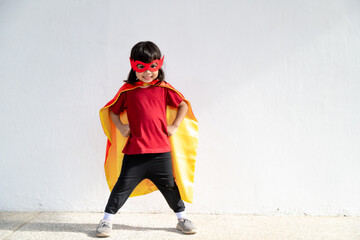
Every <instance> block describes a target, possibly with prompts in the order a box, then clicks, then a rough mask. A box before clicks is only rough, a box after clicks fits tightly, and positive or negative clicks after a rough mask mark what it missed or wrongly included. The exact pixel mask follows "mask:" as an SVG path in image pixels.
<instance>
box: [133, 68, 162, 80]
mask: <svg viewBox="0 0 360 240" xmlns="http://www.w3.org/2000/svg"><path fill="white" fill-rule="evenodd" d="M140 67H141V66H140ZM135 74H136V77H137V78H138V79H139V80H140V81H142V82H144V83H150V82H152V81H154V80H155V79H157V77H158V75H159V70H157V71H154V72H151V71H150V70H149V69H148V70H146V71H145V72H135Z"/></svg>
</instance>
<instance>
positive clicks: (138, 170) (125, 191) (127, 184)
mask: <svg viewBox="0 0 360 240" xmlns="http://www.w3.org/2000/svg"><path fill="white" fill-rule="evenodd" d="M141 162H142V161H141V158H140V157H139V156H138V155H124V159H123V165H122V168H121V173H120V176H119V178H118V180H117V182H116V184H115V186H114V188H113V190H112V191H111V194H110V197H109V200H108V203H107V205H106V208H105V213H110V214H115V213H117V212H118V211H119V209H120V208H121V207H122V206H123V205H124V203H125V202H126V200H127V199H128V198H129V196H130V194H131V193H132V191H133V190H134V189H135V187H136V186H137V185H138V184H139V183H140V182H141V181H142V180H143V177H144V174H145V170H146V169H144V168H142V167H141V164H140V163H141Z"/></svg>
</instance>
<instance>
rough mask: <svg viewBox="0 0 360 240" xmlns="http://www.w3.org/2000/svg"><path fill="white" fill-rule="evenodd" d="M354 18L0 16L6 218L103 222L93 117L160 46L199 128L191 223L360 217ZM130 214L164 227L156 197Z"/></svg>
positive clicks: (38, 7)
mask: <svg viewBox="0 0 360 240" xmlns="http://www.w3.org/2000/svg"><path fill="white" fill-rule="evenodd" d="M359 12H360V3H359V2H358V1H357V0H353V1H350V0H330V1H329V0H319V1H312V0H305V1H299V0H298V1H285V0H276V1H266V0H256V1H237V0H228V1H213V0H212V1H205V0H202V1H200V0H187V1H168V0H162V1H155V2H154V1H153V2H149V1H145V0H142V1H110V0H107V1H100V0H98V1H96V0H91V1H79V0H77V1H46V0H31V1H25V0H23V1H10V0H7V1H6V0H5V1H1V2H0V78H1V79H0V81H1V82H0V84H1V85H0V111H1V113H0V126H1V127H0V136H1V138H0V161H1V162H0V210H6V211H50V210H59V211H102V210H103V209H104V207H105V204H106V201H107V198H108V196H109V190H108V188H107V185H106V181H105V176H104V171H103V163H104V154H105V142H106V138H105V135H104V134H103V131H102V129H101V125H100V121H99V116H98V110H99V109H100V108H101V107H102V106H103V105H104V104H105V103H106V102H107V101H108V100H110V99H111V98H112V97H113V95H114V94H115V93H116V91H117V90H118V88H119V87H120V86H121V84H122V80H123V79H125V78H126V77H127V74H128V72H129V70H130V66H129V62H128V57H129V53H130V49H131V47H132V46H133V45H134V44H135V43H137V42H138V41H142V40H151V41H154V42H155V43H156V44H158V46H159V47H160V48H161V50H162V51H163V53H164V54H165V56H166V57H165V72H166V77H167V81H169V82H170V83H172V84H173V85H174V86H175V87H177V88H178V89H179V90H180V91H181V92H182V93H183V94H184V95H185V96H186V97H187V98H188V99H189V100H190V101H191V102H192V105H193V108H194V111H195V114H196V116H197V118H198V119H199V122H200V146H199V157H198V161H197V168H196V189H195V202H194V204H192V205H190V204H188V209H189V211H190V212H201V213H246V214H252V213H258V214H303V213H305V214H313V215H338V214H346V215H360V187H359V182H360V175H359V172H360V161H359V160H360V147H359V146H360V144H359V143H360V128H359V122H360V95H359V90H360V81H359V79H360V77H359V76H360V57H359V56H360V45H359V42H360V15H359ZM122 211H127V212H170V209H169V208H168V206H167V205H166V202H165V200H164V199H163V198H162V196H161V195H160V194H159V192H156V193H152V194H150V195H147V196H144V197H137V198H131V199H129V201H128V202H127V203H126V204H125V206H124V208H123V209H122Z"/></svg>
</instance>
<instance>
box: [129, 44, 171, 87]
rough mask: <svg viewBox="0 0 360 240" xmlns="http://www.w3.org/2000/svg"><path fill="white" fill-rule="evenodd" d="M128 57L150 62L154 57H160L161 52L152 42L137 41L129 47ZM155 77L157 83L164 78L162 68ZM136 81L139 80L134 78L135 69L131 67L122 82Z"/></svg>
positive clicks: (131, 82)
mask: <svg viewBox="0 0 360 240" xmlns="http://www.w3.org/2000/svg"><path fill="white" fill-rule="evenodd" d="M130 58H131V59H133V60H135V61H136V60H139V61H142V62H144V63H150V62H151V61H154V60H156V59H161V52H160V49H159V48H158V46H156V44H155V43H153V42H150V41H146V42H139V43H137V44H135V46H133V48H132V49H131V53H130ZM157 79H158V80H159V84H160V83H161V82H162V81H164V79H165V73H164V71H163V70H162V68H160V69H159V75H158V78H157ZM137 81H139V80H138V79H137V78H136V75H135V71H134V70H133V69H132V68H131V70H130V72H129V75H128V78H127V80H125V81H124V82H126V83H130V84H134V83H135V82H137Z"/></svg>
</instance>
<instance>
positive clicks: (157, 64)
mask: <svg viewBox="0 0 360 240" xmlns="http://www.w3.org/2000/svg"><path fill="white" fill-rule="evenodd" d="M164 57H165V56H163V57H162V58H161V60H160V59H156V60H154V61H152V62H150V63H144V62H142V61H139V60H136V61H134V60H133V59H131V58H130V64H131V67H132V69H133V70H134V71H135V72H139V73H142V72H145V71H146V70H150V71H151V72H155V71H157V70H159V69H160V68H161V66H162V64H163V62H164Z"/></svg>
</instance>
